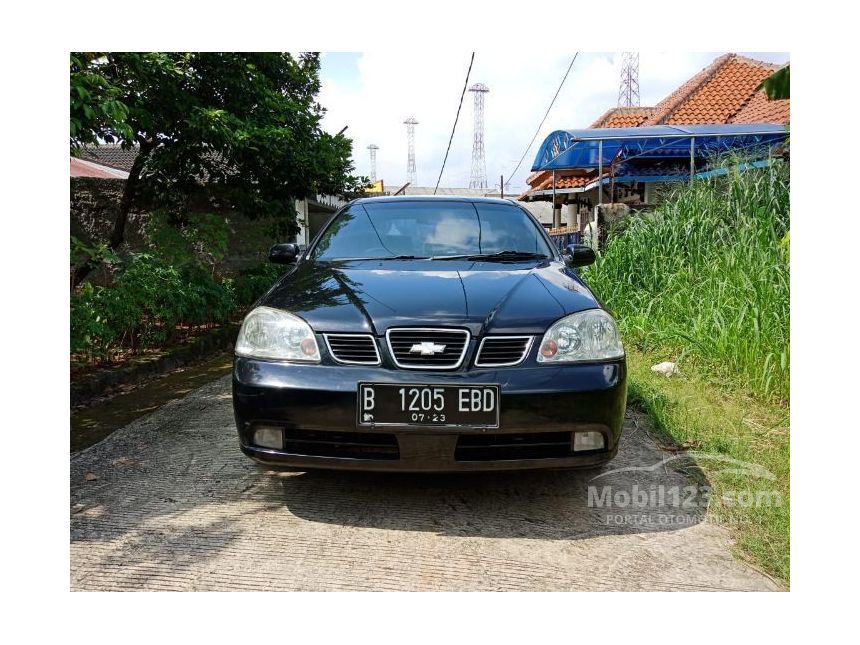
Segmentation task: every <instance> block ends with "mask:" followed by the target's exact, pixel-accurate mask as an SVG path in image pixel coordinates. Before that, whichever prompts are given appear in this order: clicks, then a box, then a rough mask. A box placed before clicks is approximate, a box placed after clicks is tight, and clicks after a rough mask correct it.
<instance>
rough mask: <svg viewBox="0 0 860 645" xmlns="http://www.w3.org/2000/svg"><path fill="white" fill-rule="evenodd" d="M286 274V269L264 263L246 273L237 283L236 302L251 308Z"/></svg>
mask: <svg viewBox="0 0 860 645" xmlns="http://www.w3.org/2000/svg"><path fill="white" fill-rule="evenodd" d="M283 274H284V267H282V266H279V265H277V264H272V263H271V262H264V263H263V264H260V265H258V266H256V267H254V268H253V269H250V270H248V271H245V272H244V273H242V274H241V275H240V276H239V277H238V278H236V282H235V293H236V302H237V303H238V305H239V306H240V307H250V306H251V305H252V304H254V302H255V301H256V300H257V298H259V297H260V296H262V295H263V294H264V293H266V291H268V290H269V289H270V288H271V286H272V285H273V284H275V282H277V280H278V279H279V278H280V277H281V276H282V275H283Z"/></svg>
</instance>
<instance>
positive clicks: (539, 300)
mask: <svg viewBox="0 0 860 645" xmlns="http://www.w3.org/2000/svg"><path fill="white" fill-rule="evenodd" d="M270 259H271V260H272V261H273V262H281V263H289V264H293V263H294V264H295V266H294V267H293V268H292V270H291V271H289V272H288V273H287V274H286V275H285V276H284V277H283V278H282V279H281V280H280V281H279V282H278V283H277V284H275V286H274V287H272V289H271V290H269V292H268V293H266V295H264V296H263V297H262V298H261V299H260V300H259V301H258V302H257V303H256V306H255V308H254V309H253V310H252V311H251V312H250V313H249V314H248V316H247V317H246V318H245V321H244V323H243V324H242V328H241V331H240V332H239V337H238V339H237V342H236V347H235V352H236V358H235V362H234V369H233V408H234V412H235V416H236V425H237V427H238V430H239V442H240V445H241V448H242V451H243V452H244V453H245V454H247V455H248V456H250V457H253V458H254V459H256V460H258V461H260V462H263V463H265V464H274V465H282V466H288V467H292V468H296V469H310V468H342V469H363V470H380V471H381V470H401V471H473V470H499V469H521V468H546V467H549V468H559V467H573V466H594V465H597V464H601V463H603V462H606V461H608V460H609V459H611V458H612V457H613V456H614V455H615V452H616V451H617V449H618V439H619V436H620V434H621V426H622V421H623V418H624V408H625V403H626V397H627V385H626V364H625V360H624V349H623V348H622V345H621V341H620V339H619V336H618V331H617V328H616V325H615V321H614V320H613V319H612V317H611V316H610V315H609V314H608V313H607V312H606V311H605V310H604V309H603V308H602V306H601V304H600V302H599V301H598V300H597V298H596V297H595V296H594V294H592V292H591V291H590V290H589V288H588V287H587V286H586V284H585V283H584V282H583V280H582V279H581V278H580V277H579V276H578V275H577V273H576V271H575V270H574V268H575V267H577V266H581V265H585V264H589V263H591V262H593V261H594V253H593V252H592V250H591V249H590V248H588V247H585V246H577V245H571V246H569V247H567V249H566V251H565V253H564V254H559V253H558V251H557V250H556V248H555V247H554V245H553V244H552V241H551V239H550V238H549V236H548V235H547V234H546V232H545V231H544V229H543V227H541V226H540V224H539V223H538V222H537V221H536V220H535V219H534V218H533V217H532V215H531V214H530V213H529V212H528V211H527V210H525V209H524V208H522V207H521V206H519V205H518V204H516V203H515V202H511V201H506V200H500V199H467V198H447V197H446V198H440V197H390V198H386V197H382V198H368V199H358V200H355V201H352V202H350V203H349V204H348V205H347V206H345V207H344V208H342V209H341V210H340V211H338V212H337V213H336V214H335V215H334V216H333V217H332V219H331V220H330V221H329V222H328V224H327V225H326V226H325V227H324V228H323V229H322V230H321V231H320V233H319V234H318V235H317V236H316V238H315V239H314V240H313V242H312V243H311V244H310V245H309V247H308V248H307V250H305V251H300V249H299V248H298V247H297V246H296V245H293V244H278V245H276V246H274V247H273V248H272V250H271V251H270Z"/></svg>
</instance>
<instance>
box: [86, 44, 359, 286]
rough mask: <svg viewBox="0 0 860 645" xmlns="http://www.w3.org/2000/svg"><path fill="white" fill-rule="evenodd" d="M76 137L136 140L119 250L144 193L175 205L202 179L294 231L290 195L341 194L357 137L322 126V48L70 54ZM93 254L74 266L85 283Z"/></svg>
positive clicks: (155, 204)
mask: <svg viewBox="0 0 860 645" xmlns="http://www.w3.org/2000/svg"><path fill="white" fill-rule="evenodd" d="M71 60H72V65H71V67H72V86H71V91H72V114H71V116H72V119H71V129H70V138H71V142H72V147H73V148H74V147H77V146H80V145H82V144H85V143H96V142H99V141H107V142H118V143H119V144H121V145H122V146H123V147H124V148H132V147H134V148H136V149H137V150H138V155H137V157H136V159H135V161H134V164H133V166H132V168H131V171H130V172H129V177H128V180H127V181H126V183H125V188H124V191H123V195H122V198H121V201H120V206H119V209H118V213H117V216H116V220H115V222H114V226H113V231H112V234H111V237H110V240H109V242H108V245H109V247H110V249H113V250H115V249H117V248H118V247H119V246H120V245H121V244H122V243H123V241H124V239H125V228H126V223H127V221H128V215H129V212H130V211H131V210H132V208H133V207H134V206H135V205H138V204H139V203H141V201H142V200H145V201H146V204H147V205H148V207H150V208H152V209H162V210H164V211H166V212H169V213H171V216H172V217H174V218H175V220H176V223H182V220H183V218H184V217H185V215H184V211H185V204H186V203H187V201H188V200H189V199H190V198H191V197H192V196H193V195H195V194H198V193H199V192H200V189H201V187H202V185H203V184H204V183H205V184H206V185H207V186H208V189H209V190H210V194H213V195H217V197H218V199H220V200H223V202H225V203H227V204H229V205H230V206H232V207H234V208H236V209H237V210H238V211H240V212H241V213H243V214H245V215H246V216H248V217H251V218H254V217H260V216H267V217H273V218H276V219H278V221H280V222H282V224H283V226H282V229H283V230H285V231H293V232H294V231H296V230H297V226H296V223H295V210H294V206H293V200H294V199H302V198H305V197H308V196H312V195H315V194H317V193H323V194H333V195H341V194H346V193H350V192H353V191H355V190H357V189H358V188H359V187H360V186H361V185H362V184H364V183H366V181H367V180H366V179H364V178H358V177H355V176H353V175H352V173H353V170H354V168H353V165H352V162H351V159H350V158H351V153H352V142H351V141H350V140H349V139H347V138H346V137H344V136H343V134H338V135H335V136H332V135H329V134H327V133H325V132H323V131H322V129H321V127H320V120H321V119H322V116H323V114H324V109H323V108H322V106H320V105H319V103H317V101H316V95H317V94H318V93H319V90H320V81H319V67H320V63H319V55H318V54H315V53H308V54H302V55H300V56H299V57H298V58H294V57H293V56H291V55H290V54H287V53H250V54H249V53H193V52H180V53H133V52H132V53H105V54H81V53H75V54H72V56H71ZM95 264H96V262H95V261H90V262H88V263H86V264H85V265H84V266H82V267H80V269H79V270H78V271H76V272H75V280H74V283H75V284H78V283H79V282H80V281H81V280H82V279H83V278H84V277H85V276H86V275H87V274H88V273H89V271H90V270H92V268H94V266H95Z"/></svg>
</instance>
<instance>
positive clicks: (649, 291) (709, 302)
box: [586, 162, 789, 399]
mask: <svg viewBox="0 0 860 645" xmlns="http://www.w3.org/2000/svg"><path fill="white" fill-rule="evenodd" d="M726 168H727V169H728V172H727V174H726V175H724V176H721V177H717V178H713V179H708V180H698V181H696V182H694V183H693V184H692V185H684V186H680V187H678V188H677V189H675V190H674V191H673V192H672V193H671V194H670V195H669V196H668V198H667V199H666V200H665V201H664V202H663V203H662V204H661V205H660V206H659V207H657V208H656V209H654V210H653V211H651V212H649V213H647V214H642V215H634V216H632V217H630V218H629V219H628V220H627V221H626V222H625V223H624V224H623V228H620V229H619V230H616V231H614V232H613V234H611V236H610V240H609V243H608V245H607V247H606V249H605V251H604V252H603V253H602V254H601V255H600V257H599V259H598V261H597V262H596V263H595V265H594V266H592V267H591V268H590V269H589V270H588V272H587V273H586V278H587V280H588V281H589V283H590V284H591V286H592V287H593V288H594V290H595V292H596V293H598V294H600V296H601V297H602V298H603V299H604V301H605V302H606V304H607V306H608V307H609V308H610V309H611V310H612V311H613V312H614V313H615V315H616V316H617V318H618V320H619V324H620V326H621V330H622V333H623V335H624V336H625V340H626V341H627V342H628V343H634V344H635V346H637V347H639V348H640V349H643V350H646V351H654V350H665V351H667V352H672V353H673V354H675V355H676V357H685V358H690V359H692V361H693V362H695V363H697V364H699V365H701V366H703V367H705V368H706V370H707V372H708V373H709V374H711V375H712V376H713V377H716V378H719V379H725V380H728V381H731V382H732V383H734V384H735V385H738V386H740V387H742V388H743V390H744V391H747V392H749V393H750V394H753V395H755V396H757V397H760V398H763V399H787V398H788V392H789V256H788V243H787V242H788V232H789V173H788V168H787V167H786V166H785V164H783V163H781V162H780V163H778V164H776V165H773V166H770V167H769V168H764V169H756V170H746V171H744V172H740V171H738V170H737V166H736V165H735V164H727V165H726Z"/></svg>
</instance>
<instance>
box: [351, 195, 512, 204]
mask: <svg viewBox="0 0 860 645" xmlns="http://www.w3.org/2000/svg"><path fill="white" fill-rule="evenodd" d="M379 202H469V203H477V204H507V205H514V206H518V205H519V204H517V203H516V202H515V201H514V200H513V199H501V198H499V197H469V196H467V195H387V196H385V197H359V198H358V199H354V200H352V201H351V202H350V204H372V203H379Z"/></svg>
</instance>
